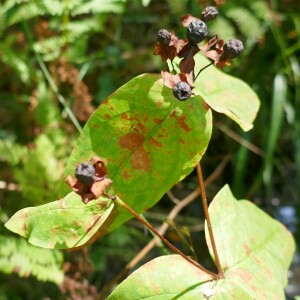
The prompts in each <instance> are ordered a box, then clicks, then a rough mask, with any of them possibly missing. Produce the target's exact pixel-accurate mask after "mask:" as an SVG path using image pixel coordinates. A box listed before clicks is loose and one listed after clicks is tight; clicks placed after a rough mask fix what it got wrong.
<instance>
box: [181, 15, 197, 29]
mask: <svg viewBox="0 0 300 300" xmlns="http://www.w3.org/2000/svg"><path fill="white" fill-rule="evenodd" d="M180 20H181V23H182V26H183V27H188V26H189V25H190V23H191V22H193V21H194V20H198V18H195V17H194V16H192V15H190V14H187V15H184V16H182V17H180Z"/></svg>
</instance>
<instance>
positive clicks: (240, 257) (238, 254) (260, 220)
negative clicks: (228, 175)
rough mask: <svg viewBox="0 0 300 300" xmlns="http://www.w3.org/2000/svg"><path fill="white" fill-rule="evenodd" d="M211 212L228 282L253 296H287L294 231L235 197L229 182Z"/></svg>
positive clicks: (210, 209)
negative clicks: (285, 291)
mask: <svg viewBox="0 0 300 300" xmlns="http://www.w3.org/2000/svg"><path fill="white" fill-rule="evenodd" d="M209 212H210V217H211V222H212V227H213V231H214V236H215V239H216V245H217V249H218V253H219V257H220V262H221V265H222V268H223V270H225V273H226V277H227V278H226V280H225V281H226V286H228V288H230V289H231V288H232V289H233V288H234V286H235V285H237V286H239V287H240V288H242V289H244V290H245V291H247V293H248V294H249V296H251V297H252V298H251V299H285V297H284V291H283V289H284V287H285V285H286V283H287V276H286V270H287V269H288V267H289V265H290V263H291V260H292V257H293V253H294V250H295V244H294V240H293V237H292V235H291V233H290V232H289V231H288V230H287V229H286V228H285V227H284V226H283V225H282V224H281V223H279V222H278V221H276V220H274V219H272V218H271V217H270V216H269V215H267V214H266V213H265V212H263V211H262V210H260V209H259V208H258V207H257V206H255V205H254V204H253V203H252V202H250V201H247V200H240V201H236V199H235V198H234V196H233V195H232V193H231V191H230V188H229V186H227V185H226V186H224V187H223V189H222V190H221V191H220V192H219V193H218V194H217V196H216V197H215V198H214V200H213V202H212V204H211V205H210V208H209ZM205 233H206V238H207V240H208V247H209V250H210V253H211V255H212V256H213V251H212V247H211V244H210V242H209V238H208V232H207V229H206V231H205Z"/></svg>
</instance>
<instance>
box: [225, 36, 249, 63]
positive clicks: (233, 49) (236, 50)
mask: <svg viewBox="0 0 300 300" xmlns="http://www.w3.org/2000/svg"><path fill="white" fill-rule="evenodd" d="M223 49H224V54H225V55H226V57H228V58H231V59H232V58H235V57H238V56H240V54H241V53H242V52H243V50H244V45H243V43H242V42H241V41H240V40H237V39H232V40H229V41H228V42H227V43H226V44H225V45H224V47H223Z"/></svg>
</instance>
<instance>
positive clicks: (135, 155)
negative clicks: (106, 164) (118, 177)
mask: <svg viewBox="0 0 300 300" xmlns="http://www.w3.org/2000/svg"><path fill="white" fill-rule="evenodd" d="M144 141H145V136H144V135H143V134H141V133H137V132H130V133H128V134H125V135H124V136H122V137H120V139H119V145H120V147H121V148H126V149H128V150H130V151H132V155H131V159H130V163H131V165H132V166H133V167H134V168H135V169H137V170H144V171H146V172H149V171H150V158H149V155H148V153H147V152H146V150H145V149H144V147H143V143H144Z"/></svg>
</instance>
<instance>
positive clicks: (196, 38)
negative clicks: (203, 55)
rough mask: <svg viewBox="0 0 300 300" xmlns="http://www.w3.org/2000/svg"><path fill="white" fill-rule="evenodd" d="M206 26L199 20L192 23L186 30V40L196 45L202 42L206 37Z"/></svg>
mask: <svg viewBox="0 0 300 300" xmlns="http://www.w3.org/2000/svg"><path fill="white" fill-rule="evenodd" d="M207 34H208V31H207V26H206V24H205V23H204V22H203V21H201V20H198V19H196V20H194V21H192V22H191V23H190V24H189V26H188V28H187V32H186V35H187V38H188V40H189V41H190V42H191V43H194V44H198V43H200V42H202V41H203V40H204V39H205V37H206V36H207Z"/></svg>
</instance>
